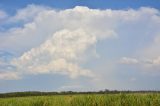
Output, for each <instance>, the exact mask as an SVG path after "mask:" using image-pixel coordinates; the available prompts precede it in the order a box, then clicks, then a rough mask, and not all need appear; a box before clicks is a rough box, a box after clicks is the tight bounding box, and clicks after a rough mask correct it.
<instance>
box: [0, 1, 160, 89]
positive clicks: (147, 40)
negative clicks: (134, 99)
mask: <svg viewBox="0 0 160 106" xmlns="http://www.w3.org/2000/svg"><path fill="white" fill-rule="evenodd" d="M159 5H160V1H159V0H154V1H153V0H123V2H122V1H120V0H63V1H62V0H58V1H55V0H52V1H49V0H48V1H44V0H26V1H24V0H15V1H14V2H11V0H1V2H0V92H14V91H36V90H38V91H63V90H74V91H88V90H102V89H111V90H115V89H116V90H160V84H159V81H160V55H159V54H160V10H159V9H160V7H159Z"/></svg>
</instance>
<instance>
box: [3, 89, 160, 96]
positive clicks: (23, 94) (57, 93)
mask: <svg viewBox="0 0 160 106" xmlns="http://www.w3.org/2000/svg"><path fill="white" fill-rule="evenodd" d="M118 93H160V91H151V90H149V91H143V90H141V91H130V90H128V91H118V90H108V89H105V90H101V91H86V92H75V91H61V92H39V91H26V92H11V93H0V98H7V97H25V96H49V95H74V94H118Z"/></svg>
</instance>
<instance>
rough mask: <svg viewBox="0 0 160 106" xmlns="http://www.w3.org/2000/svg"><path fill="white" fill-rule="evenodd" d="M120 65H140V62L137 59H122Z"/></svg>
mask: <svg viewBox="0 0 160 106" xmlns="http://www.w3.org/2000/svg"><path fill="white" fill-rule="evenodd" d="M120 63H122V64H138V63H139V61H138V60H137V59H135V58H129V57H122V58H121V60H120Z"/></svg>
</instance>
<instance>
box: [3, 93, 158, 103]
mask: <svg viewBox="0 0 160 106" xmlns="http://www.w3.org/2000/svg"><path fill="white" fill-rule="evenodd" d="M0 106H160V94H158V93H133V94H125V93H121V94H76V95H53V96H30V97H11V98H0Z"/></svg>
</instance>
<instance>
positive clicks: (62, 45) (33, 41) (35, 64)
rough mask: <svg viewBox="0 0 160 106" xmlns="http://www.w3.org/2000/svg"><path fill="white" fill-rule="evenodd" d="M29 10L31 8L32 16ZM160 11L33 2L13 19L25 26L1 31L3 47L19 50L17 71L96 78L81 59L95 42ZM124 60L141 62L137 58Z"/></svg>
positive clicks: (16, 58)
mask: <svg viewBox="0 0 160 106" xmlns="http://www.w3.org/2000/svg"><path fill="white" fill-rule="evenodd" d="M32 10H33V11H32ZM28 11H31V13H29V15H28ZM157 13H159V11H158V10H156V9H153V8H144V7H143V8H140V9H138V10H133V9H128V10H111V9H106V10H99V9H89V8H88V7H81V6H77V7H75V8H73V9H66V10H56V9H52V8H48V7H41V6H35V5H31V6H27V7H26V8H24V9H22V10H18V12H17V14H16V15H15V16H13V17H10V18H9V22H10V23H13V24H14V23H16V22H17V23H19V21H22V22H21V23H20V24H21V26H22V27H13V28H10V29H8V30H7V31H6V32H3V33H0V35H3V37H1V39H0V48H2V49H4V48H5V49H6V50H12V51H15V52H17V53H18V56H17V57H15V58H14V59H12V60H11V61H10V64H11V65H13V66H14V67H16V69H14V70H16V73H17V72H20V73H21V74H25V73H27V74H28V73H29V74H43V73H57V74H64V75H69V76H70V77H71V78H75V77H78V76H87V77H95V75H94V73H93V72H92V71H91V70H90V69H85V68H83V67H82V66H81V64H82V61H81V60H83V59H84V58H85V56H86V54H87V53H88V54H91V52H90V51H88V50H90V49H95V48H94V45H96V43H97V42H99V41H101V40H104V39H107V38H111V37H113V38H114V37H117V36H118V33H117V32H118V31H119V29H120V27H121V26H124V25H127V24H128V23H130V22H133V23H134V22H137V23H138V22H139V21H141V20H143V18H146V17H152V16H157V15H156V14H157ZM13 20H14V21H13ZM123 60H125V61H127V62H132V63H137V60H135V59H127V58H125V59H123ZM5 75H6V74H5ZM2 78H3V77H2Z"/></svg>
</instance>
